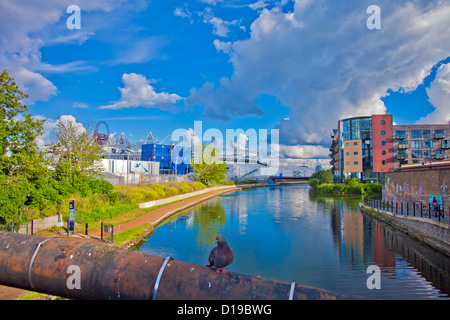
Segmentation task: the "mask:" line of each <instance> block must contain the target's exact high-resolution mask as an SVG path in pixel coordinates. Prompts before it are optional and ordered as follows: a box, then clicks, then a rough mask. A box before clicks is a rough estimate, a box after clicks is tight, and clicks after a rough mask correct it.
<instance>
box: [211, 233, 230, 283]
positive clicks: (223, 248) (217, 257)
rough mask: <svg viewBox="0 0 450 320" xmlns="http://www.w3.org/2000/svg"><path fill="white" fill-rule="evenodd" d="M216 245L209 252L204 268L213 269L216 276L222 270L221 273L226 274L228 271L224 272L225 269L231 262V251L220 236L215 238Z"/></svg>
mask: <svg viewBox="0 0 450 320" xmlns="http://www.w3.org/2000/svg"><path fill="white" fill-rule="evenodd" d="M216 243H217V246H216V247H214V248H213V249H212V250H211V252H210V254H209V258H208V264H207V265H206V266H207V267H215V268H216V273H217V274H219V273H220V270H222V273H227V272H228V271H227V270H225V267H226V266H229V265H230V264H231V263H232V262H233V259H234V255H233V251H232V250H231V248H230V247H229V246H228V243H227V241H226V240H225V238H224V237H222V236H217V237H216Z"/></svg>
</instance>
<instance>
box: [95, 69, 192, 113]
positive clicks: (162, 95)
mask: <svg viewBox="0 0 450 320" xmlns="http://www.w3.org/2000/svg"><path fill="white" fill-rule="evenodd" d="M122 81H123V83H124V85H125V87H124V88H119V90H120V93H121V97H120V100H119V101H117V102H114V103H112V104H110V105H105V106H101V107H99V109H121V108H137V107H146V108H161V109H174V108H175V103H177V101H179V100H181V99H183V98H182V97H180V96H179V95H177V94H174V93H167V92H156V91H155V89H154V88H153V86H152V85H151V84H150V83H151V82H154V81H153V80H147V78H146V77H145V76H143V75H141V74H136V73H124V74H123V76H122Z"/></svg>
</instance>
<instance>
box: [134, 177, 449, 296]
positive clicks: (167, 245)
mask: <svg viewBox="0 0 450 320" xmlns="http://www.w3.org/2000/svg"><path fill="white" fill-rule="evenodd" d="M358 202H359V199H353V200H347V199H346V200H338V199H333V198H323V197H313V196H311V195H310V194H309V186H307V185H286V186H273V187H260V188H254V189H246V190H242V191H237V192H233V193H228V194H225V195H222V196H218V197H216V198H213V199H211V200H209V201H207V202H204V203H203V204H201V205H199V206H197V207H195V208H192V209H189V210H187V211H185V212H183V213H181V214H179V215H177V216H175V217H172V218H171V219H169V220H167V221H166V222H164V223H163V224H161V225H160V226H158V228H157V229H156V230H155V231H154V233H153V234H152V235H151V236H150V237H149V238H148V239H146V241H144V242H143V243H141V244H140V245H139V246H138V247H136V248H135V250H139V251H140V252H144V253H149V254H154V255H159V256H172V257H173V258H175V259H177V260H181V261H186V262H191V263H196V264H201V265H206V263H207V260H208V255H209V252H210V250H211V249H212V248H213V247H214V246H215V237H216V235H218V234H220V235H223V236H224V237H225V238H226V239H227V241H228V243H229V245H230V247H231V248H232V250H233V252H234V262H233V264H232V265H230V266H229V267H228V268H227V270H229V271H234V272H239V273H243V274H248V275H259V276H261V277H267V278H272V279H276V280H281V281H286V282H293V281H295V282H297V283H299V284H302V285H307V286H312V287H317V288H322V289H327V290H332V291H335V292H341V293H345V294H352V295H358V296H361V297H366V298H371V299H448V298H449V296H450V259H449V257H448V256H446V255H444V254H441V253H440V252H438V251H436V250H434V249H432V248H430V247H428V246H426V245H423V244H422V243H419V242H418V241H416V240H414V239H412V238H410V237H409V236H407V235H405V234H403V233H401V232H399V231H396V230H393V229H391V228H389V227H387V226H385V225H383V224H381V223H379V222H377V221H376V220H373V219H372V218H370V217H368V216H366V215H364V214H363V213H361V212H360V210H359V208H358ZM371 265H376V266H378V267H379V268H380V269H381V278H380V279H381V280H380V284H381V288H380V289H372V290H370V289H369V288H368V287H367V284H366V283H367V279H368V277H370V276H371V273H370V274H368V273H367V268H368V267H369V266H371Z"/></svg>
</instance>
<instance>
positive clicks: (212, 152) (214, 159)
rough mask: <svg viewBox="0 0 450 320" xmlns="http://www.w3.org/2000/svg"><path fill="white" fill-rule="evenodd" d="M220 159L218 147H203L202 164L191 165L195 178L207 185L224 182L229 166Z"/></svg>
mask: <svg viewBox="0 0 450 320" xmlns="http://www.w3.org/2000/svg"><path fill="white" fill-rule="evenodd" d="M219 158H220V157H219V151H218V149H217V146H215V145H214V144H210V145H208V146H207V147H205V145H203V148H202V156H201V161H199V162H200V163H194V162H192V163H191V165H192V172H193V173H194V177H195V178H197V179H198V180H199V181H201V182H203V183H204V184H206V185H210V184H214V183H217V182H219V181H222V180H224V179H225V177H226V175H227V172H228V169H227V164H226V163H225V162H222V161H221V160H222V159H219ZM219 160H220V161H219Z"/></svg>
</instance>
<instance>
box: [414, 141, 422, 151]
mask: <svg viewBox="0 0 450 320" xmlns="http://www.w3.org/2000/svg"><path fill="white" fill-rule="evenodd" d="M411 148H413V149H422V140H411Z"/></svg>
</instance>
